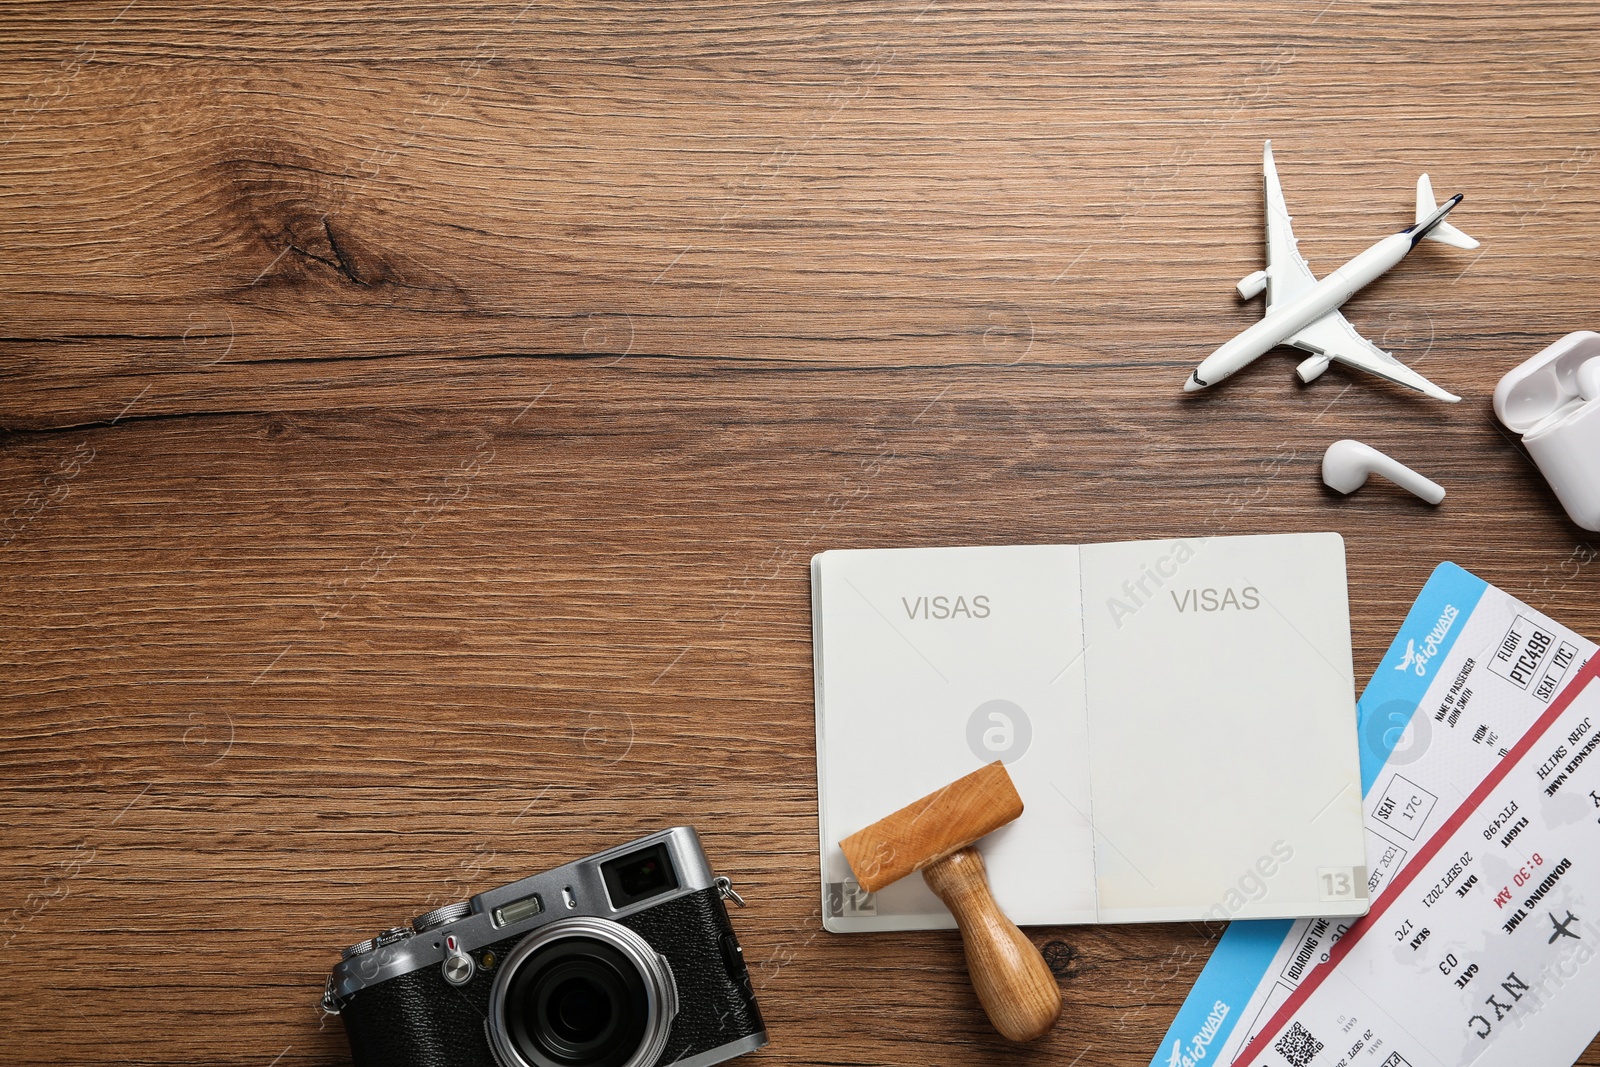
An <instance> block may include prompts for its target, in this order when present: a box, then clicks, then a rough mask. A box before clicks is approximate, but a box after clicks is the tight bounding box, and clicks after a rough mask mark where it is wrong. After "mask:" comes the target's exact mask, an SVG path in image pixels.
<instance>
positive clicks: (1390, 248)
mask: <svg viewBox="0 0 1600 1067" xmlns="http://www.w3.org/2000/svg"><path fill="white" fill-rule="evenodd" d="M1264 164H1265V169H1266V177H1267V269H1266V270H1258V271H1256V272H1255V273H1254V274H1251V275H1249V276H1248V277H1246V278H1244V279H1243V280H1242V281H1240V282H1239V295H1240V296H1242V297H1244V298H1245V299H1246V300H1249V299H1250V298H1251V297H1254V296H1256V295H1257V294H1258V293H1260V292H1261V291H1262V290H1263V289H1265V290H1266V292H1267V312H1266V315H1265V316H1263V317H1262V319H1261V321H1260V322H1258V323H1256V324H1255V325H1254V326H1251V327H1250V328H1249V329H1247V330H1245V331H1244V332H1243V333H1241V334H1239V335H1238V336H1237V337H1235V338H1234V339H1233V340H1231V341H1229V342H1228V343H1227V344H1225V345H1223V346H1222V347H1221V348H1219V349H1217V350H1216V351H1215V352H1213V353H1211V355H1209V356H1207V357H1206V358H1205V360H1204V361H1203V362H1201V364H1200V366H1198V367H1196V368H1195V369H1194V373H1193V374H1192V375H1190V376H1189V379H1188V380H1187V381H1185V382H1184V383H1183V388H1184V391H1185V392H1194V391H1195V390H1197V389H1204V388H1205V387H1206V386H1208V385H1215V384H1217V383H1218V382H1220V381H1222V379H1224V378H1226V377H1228V376H1229V375H1230V374H1232V373H1234V372H1235V371H1237V370H1239V369H1240V368H1242V367H1246V366H1248V365H1250V364H1251V363H1254V362H1255V361H1256V360H1257V359H1259V358H1261V357H1262V356H1264V355H1266V354H1267V353H1268V352H1269V351H1271V350H1272V349H1273V348H1274V347H1276V346H1277V345H1282V344H1289V345H1293V346H1294V347H1296V348H1299V349H1303V350H1305V351H1307V352H1310V353H1311V354H1312V355H1311V358H1310V359H1308V360H1305V361H1304V362H1303V363H1301V364H1300V365H1299V366H1298V367H1296V368H1295V373H1296V374H1297V375H1299V376H1300V380H1301V381H1303V382H1309V381H1311V380H1312V379H1314V378H1316V377H1317V376H1318V375H1319V374H1321V373H1322V372H1323V371H1325V370H1327V369H1328V363H1329V361H1330V360H1335V359H1336V360H1338V361H1339V362H1340V363H1348V364H1349V365H1350V366H1352V367H1359V368H1361V369H1362V370H1364V371H1371V372H1372V373H1373V374H1376V375H1378V376H1379V377H1380V378H1387V379H1389V380H1390V381H1391V382H1396V383H1398V384H1400V385H1404V386H1408V387H1410V388H1412V389H1416V390H1418V391H1420V392H1423V393H1426V394H1427V395H1429V396H1431V397H1436V398H1438V399H1439V400H1447V401H1449V402H1450V403H1452V404H1453V403H1455V402H1456V401H1458V400H1460V399H1461V398H1460V397H1459V396H1456V395H1455V394H1453V393H1447V392H1445V391H1444V390H1443V389H1440V388H1439V387H1438V386H1437V385H1434V384H1433V383H1432V382H1430V381H1428V379H1426V378H1424V377H1423V376H1422V375H1420V374H1418V373H1417V372H1416V371H1414V370H1412V369H1411V368H1410V367H1407V366H1406V365H1405V364H1404V363H1401V362H1400V361H1399V360H1398V359H1395V358H1394V357H1393V356H1392V355H1390V354H1389V353H1387V352H1385V351H1384V350H1383V349H1381V348H1379V347H1378V346H1377V345H1375V344H1373V343H1372V342H1371V341H1368V340H1367V339H1366V338H1365V337H1362V336H1361V335H1360V334H1359V333H1357V332H1356V328H1355V327H1354V326H1352V325H1350V320H1348V319H1346V318H1345V317H1344V316H1343V315H1341V314H1339V307H1340V305H1342V304H1343V303H1344V302H1345V301H1346V300H1349V299H1350V297H1352V296H1353V295H1355V293H1356V291H1357V290H1359V289H1361V288H1362V287H1363V286H1365V285H1368V284H1369V283H1371V282H1373V281H1376V280H1377V279H1378V278H1379V277H1380V276H1382V275H1383V273H1384V272H1385V271H1387V270H1388V269H1389V268H1390V267H1393V266H1394V265H1395V264H1397V263H1399V262H1400V261H1401V260H1402V259H1404V258H1405V257H1406V253H1408V252H1410V251H1411V250H1412V249H1413V248H1415V247H1416V246H1417V242H1419V241H1421V240H1423V239H1424V238H1426V239H1428V240H1430V241H1441V242H1443V243H1444V244H1447V245H1452V246H1454V247H1456V248H1476V247H1478V242H1477V241H1474V240H1473V239H1472V238H1470V237H1468V236H1467V235H1466V234H1464V233H1462V232H1461V231H1460V230H1458V229H1456V228H1455V227H1454V226H1452V225H1450V224H1449V223H1448V222H1446V221H1444V217H1445V216H1446V215H1448V214H1450V209H1451V208H1453V207H1455V206H1456V205H1457V204H1459V203H1461V200H1462V197H1461V194H1460V193H1457V194H1456V195H1455V196H1453V197H1451V198H1450V199H1449V200H1446V201H1445V202H1444V205H1443V206H1440V205H1439V204H1437V203H1435V202H1434V199H1433V185H1432V184H1431V183H1430V182H1429V181H1428V176H1427V175H1426V174H1424V175H1423V176H1422V177H1420V178H1418V179H1417V217H1416V224H1415V225H1413V226H1408V227H1406V228H1405V229H1404V230H1401V231H1400V232H1399V233H1397V234H1393V235H1391V236H1389V237H1385V238H1384V239H1383V240H1381V241H1379V242H1378V243H1377V244H1375V245H1373V246H1372V247H1371V248H1369V249H1367V250H1366V251H1365V252H1363V253H1361V254H1360V255H1359V256H1357V257H1356V258H1354V259H1352V260H1351V261H1350V262H1348V263H1346V264H1345V265H1344V266H1342V267H1340V268H1339V269H1338V270H1336V271H1334V272H1333V273H1332V274H1330V275H1328V276H1327V277H1326V278H1323V279H1322V280H1321V281H1318V280H1317V278H1316V276H1315V275H1314V274H1312V273H1311V268H1310V267H1309V266H1307V264H1306V261H1305V260H1304V259H1302V258H1300V248H1299V245H1300V242H1298V241H1296V240H1295V236H1294V231H1293V230H1292V229H1290V228H1289V222H1290V216H1289V209H1288V208H1287V207H1285V206H1284V203H1283V186H1281V185H1279V184H1278V170H1277V168H1276V167H1274V166H1273V164H1272V142H1271V141H1268V142H1267V149H1266V155H1265V159H1264Z"/></svg>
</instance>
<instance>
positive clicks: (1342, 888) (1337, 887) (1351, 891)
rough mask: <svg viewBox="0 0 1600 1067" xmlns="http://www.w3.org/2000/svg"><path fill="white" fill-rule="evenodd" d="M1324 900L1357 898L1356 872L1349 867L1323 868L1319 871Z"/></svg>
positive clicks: (1318, 878) (1318, 877)
mask: <svg viewBox="0 0 1600 1067" xmlns="http://www.w3.org/2000/svg"><path fill="white" fill-rule="evenodd" d="M1317 881H1318V882H1319V883H1320V884H1321V888H1322V899H1323V900H1349V899H1350V898H1351V897H1353V896H1355V891H1356V879H1355V872H1354V871H1352V870H1351V869H1350V868H1349V867H1323V868H1320V869H1319V870H1318V871H1317Z"/></svg>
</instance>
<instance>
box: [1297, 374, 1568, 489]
mask: <svg viewBox="0 0 1600 1067" xmlns="http://www.w3.org/2000/svg"><path fill="white" fill-rule="evenodd" d="M1590 362H1592V363H1600V360H1591V361H1590ZM1584 369H1585V370H1587V369H1588V367H1587V365H1585V367H1584ZM1369 474H1381V475H1383V476H1384V477H1385V478H1387V479H1389V480H1390V481H1391V482H1393V483H1394V484H1396V485H1398V486H1399V487H1400V488H1402V489H1404V490H1406V491H1407V492H1410V493H1415V494H1416V495H1417V496H1420V497H1421V498H1422V499H1424V500H1426V501H1427V502H1428V503H1430V504H1437V503H1438V502H1439V501H1441V500H1443V499H1444V487H1443V486H1441V485H1440V484H1439V483H1438V482H1435V481H1430V480H1429V479H1427V478H1424V477H1423V476H1422V475H1420V474H1418V473H1417V472H1416V471H1414V470H1412V469H1411V468H1410V467H1408V466H1406V465H1405V464H1404V463H1401V462H1399V461H1398V460H1394V459H1390V458H1389V457H1388V456H1386V455H1384V454H1383V453H1382V452H1379V451H1378V450H1377V449H1376V448H1373V447H1372V446H1371V445H1364V444H1362V443H1361V442H1360V441H1351V440H1349V439H1346V440H1343V441H1335V442H1334V443H1333V444H1331V445H1329V446H1328V450H1327V451H1326V452H1324V453H1323V454H1322V480H1323V481H1324V482H1326V483H1327V485H1328V488H1330V489H1336V490H1338V491H1339V492H1341V493H1353V492H1355V491H1356V490H1357V489H1360V488H1361V487H1362V486H1363V485H1366V484H1367V476H1368V475H1369Z"/></svg>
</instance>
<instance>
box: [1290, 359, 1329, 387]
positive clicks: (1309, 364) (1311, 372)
mask: <svg viewBox="0 0 1600 1067" xmlns="http://www.w3.org/2000/svg"><path fill="white" fill-rule="evenodd" d="M1331 362H1332V360H1330V359H1329V358H1328V357H1327V356H1312V357H1311V358H1310V359H1308V360H1306V361H1305V362H1303V363H1301V364H1300V365H1299V366H1298V367H1296V368H1295V369H1294V372H1295V374H1296V375H1297V376H1298V377H1299V379H1300V380H1301V381H1302V382H1314V381H1316V380H1317V379H1318V378H1320V377H1321V376H1322V372H1323V371H1325V370H1327V369H1328V364H1329V363H1331Z"/></svg>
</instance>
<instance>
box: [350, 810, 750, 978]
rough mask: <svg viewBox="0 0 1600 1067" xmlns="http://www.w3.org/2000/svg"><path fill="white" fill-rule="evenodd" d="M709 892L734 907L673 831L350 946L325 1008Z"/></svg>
mask: <svg viewBox="0 0 1600 1067" xmlns="http://www.w3.org/2000/svg"><path fill="white" fill-rule="evenodd" d="M711 888H718V889H720V890H721V891H722V892H723V894H724V895H725V896H728V897H730V898H732V899H735V900H736V901H737V894H734V893H733V892H732V889H731V887H729V886H727V885H726V879H720V878H717V877H716V876H715V875H713V874H712V873H711V865H710V863H708V862H707V860H706V855H705V852H704V851H703V850H702V849H701V847H700V838H699V836H698V835H697V834H696V833H695V832H694V830H693V829H692V828H691V827H688V826H675V827H673V828H672V829H670V830H662V831H659V832H657V833H653V834H649V835H647V836H645V837H641V838H638V839H636V840H633V841H629V842H628V843H627V844H625V845H618V846H617V847H615V848H609V849H606V850H605V851H603V852H597V853H595V854H594V855H592V856H587V857H585V858H584V859H580V860H575V861H573V862H572V863H568V864H564V865H563V866H560V867H556V868H554V869H553V870H549V871H545V872H544V873H542V874H534V875H530V876H529V877H527V878H522V879H518V880H517V881H515V882H510V883H508V884H506V885H503V886H500V887H499V888H497V889H490V890H488V891H486V892H483V893H479V894H478V895H477V896H475V897H473V898H472V899H471V900H463V901H458V902H456V903H453V904H446V905H445V906H443V907H440V908H435V909H433V910H432V911H429V912H426V913H424V914H422V915H419V916H417V917H416V918H415V919H413V920H412V921H411V925H410V926H396V927H392V928H390V929H388V930H385V931H383V932H382V933H380V934H378V935H377V936H375V937H372V938H369V939H368V940H366V941H362V942H359V943H357V944H355V945H351V946H350V947H349V948H347V949H345V950H344V958H343V959H341V960H340V961H339V963H338V964H337V965H335V967H334V968H333V974H332V976H331V977H330V979H329V988H328V997H327V1001H328V1002H330V1003H333V1004H337V1003H339V1002H340V1001H343V1000H344V998H346V997H348V996H350V995H351V994H352V993H355V992H357V991H358V990H361V989H365V988H367V987H368V986H373V985H377V984H378V983H380V982H384V981H387V980H389V979H390V978H394V977H396V976H398V975H402V974H409V973H410V972H412V971H414V970H416V969H417V968H419V967H429V966H435V967H437V966H443V965H444V964H445V962H446V960H447V959H448V960H452V961H455V960H462V959H464V958H465V957H466V954H467V953H470V952H473V951H475V950H477V949H480V948H483V947H485V946H487V945H491V944H494V943H495V942H498V941H503V940H505V939H506V938H508V937H515V936H517V935H518V934H524V933H529V932H531V931H534V930H537V929H538V928H539V927H541V926H544V925H546V924H547V923H552V922H555V921H557V920H559V919H568V918H576V917H594V918H599V919H618V918H621V917H623V916H625V915H631V914H633V913H634V912H637V911H643V910H644V909H645V908H652V907H655V906H656V905H657V904H661V903H664V902H666V901H668V900H673V899H675V898H677V897H681V896H685V895H687V894H689V893H696V892H699V891H701V890H705V889H711ZM445 973H446V975H447V977H448V975H449V974H450V969H449V968H446V970H445Z"/></svg>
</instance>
